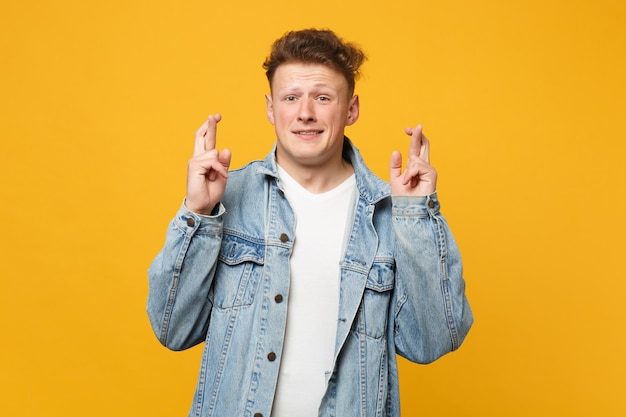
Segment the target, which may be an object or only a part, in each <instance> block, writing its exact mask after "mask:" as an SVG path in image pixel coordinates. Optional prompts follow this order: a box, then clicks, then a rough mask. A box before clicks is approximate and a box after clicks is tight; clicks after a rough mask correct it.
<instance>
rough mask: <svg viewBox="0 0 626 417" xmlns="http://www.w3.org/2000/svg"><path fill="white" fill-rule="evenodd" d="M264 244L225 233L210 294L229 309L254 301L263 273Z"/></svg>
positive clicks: (222, 307) (216, 302) (219, 304)
mask: <svg viewBox="0 0 626 417" xmlns="http://www.w3.org/2000/svg"><path fill="white" fill-rule="evenodd" d="M264 253H265V245H262V244H259V243H255V242H252V241H250V240H247V239H244V238H242V237H239V236H233V235H228V234H224V235H223V236H222V246H221V247H220V254H219V256H218V262H217V267H216V270H215V277H214V279H213V288H212V291H211V292H210V294H209V298H210V299H211V302H212V303H213V305H214V306H215V307H217V308H221V309H228V308H233V307H241V306H246V305H250V304H252V303H253V302H254V298H255V296H256V293H257V290H258V287H259V282H260V280H261V276H262V273H263V254H264Z"/></svg>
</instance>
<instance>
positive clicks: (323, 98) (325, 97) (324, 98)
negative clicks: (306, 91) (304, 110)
mask: <svg viewBox="0 0 626 417" xmlns="http://www.w3.org/2000/svg"><path fill="white" fill-rule="evenodd" d="M317 99H318V100H319V101H330V97H328V96H319V97H318V98H317Z"/></svg>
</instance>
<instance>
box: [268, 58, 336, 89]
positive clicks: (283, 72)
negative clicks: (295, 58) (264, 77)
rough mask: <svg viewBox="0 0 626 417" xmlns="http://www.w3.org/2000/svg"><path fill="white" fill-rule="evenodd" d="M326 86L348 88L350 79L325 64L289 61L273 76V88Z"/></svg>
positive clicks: (280, 66) (279, 67)
mask: <svg viewBox="0 0 626 417" xmlns="http://www.w3.org/2000/svg"><path fill="white" fill-rule="evenodd" d="M297 86H302V87H305V86H307V87H310V86H320V87H321V86H326V87H329V88H334V89H336V90H347V88H348V81H347V80H346V78H345V77H344V75H343V74H342V73H340V72H339V71H337V70H335V69H334V68H331V67H329V66H327V65H323V64H312V63H302V62H288V63H284V64H281V65H279V66H278V68H276V72H275V73H274V76H273V78H272V88H276V89H281V88H289V87H297Z"/></svg>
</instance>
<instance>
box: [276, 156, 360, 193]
mask: <svg viewBox="0 0 626 417" xmlns="http://www.w3.org/2000/svg"><path fill="white" fill-rule="evenodd" d="M278 164H279V165H280V167H281V168H282V169H284V170H285V171H286V172H287V173H288V174H289V175H290V176H291V177H292V178H293V179H295V180H296V181H297V182H298V183H299V184H300V185H301V186H302V187H304V188H305V189H307V190H308V191H310V192H311V193H314V194H321V193H325V192H326V191H330V190H332V189H333V188H335V187H337V186H338V185H340V184H341V183H343V182H344V181H345V180H347V179H348V178H349V177H350V175H352V174H353V173H354V168H353V167H352V165H350V163H349V162H347V161H345V160H344V159H343V158H341V159H340V160H339V161H338V162H337V163H335V164H333V165H331V166H324V167H319V166H311V167H308V166H301V165H291V164H288V163H284V161H278Z"/></svg>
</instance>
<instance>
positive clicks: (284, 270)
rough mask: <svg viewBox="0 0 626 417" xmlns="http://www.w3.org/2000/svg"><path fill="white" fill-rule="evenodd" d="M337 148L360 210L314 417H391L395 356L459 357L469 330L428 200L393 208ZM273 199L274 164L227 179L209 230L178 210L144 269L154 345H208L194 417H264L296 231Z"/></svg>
mask: <svg viewBox="0 0 626 417" xmlns="http://www.w3.org/2000/svg"><path fill="white" fill-rule="evenodd" d="M344 148H345V149H344V157H345V158H346V159H348V160H350V161H351V163H352V165H353V167H354V171H355V177H356V184H357V189H358V198H357V207H356V210H355V215H354V221H353V224H352V228H351V232H350V234H349V235H347V236H346V239H347V245H346V248H347V249H346V253H345V255H344V257H343V260H342V261H341V265H340V268H341V276H340V306H339V320H338V322H337V337H336V346H335V365H334V368H333V372H332V374H329V375H327V382H328V384H327V391H326V394H325V396H324V398H323V400H322V403H321V406H320V410H319V416H320V417H331V416H338V417H357V416H359V417H373V416H380V417H383V416H386V417H395V416H399V414H400V406H399V392H398V369H397V363H396V354H399V355H401V356H403V357H405V358H407V359H409V360H411V361H414V362H418V363H429V362H431V361H434V360H435V359H437V358H439V357H440V356H442V355H444V354H445V353H447V352H450V351H452V350H455V349H457V348H458V347H459V346H460V344H461V342H462V341H463V339H464V338H465V336H466V334H467V332H468V331H469V329H470V326H471V324H472V321H473V318H472V313H471V310H470V307H469V304H468V302H467V299H466V297H465V283H464V280H463V278H462V268H461V260H460V255H459V250H458V248H457V245H456V243H455V241H454V239H453V237H452V235H451V233H450V231H449V229H448V226H447V224H446V221H445V220H444V218H443V217H442V216H441V214H440V213H439V201H438V200H437V196H436V194H433V195H431V196H428V197H396V196H394V197H391V196H390V188H389V184H387V183H385V182H383V181H382V180H380V179H379V178H377V177H376V176H375V175H374V174H373V173H372V172H371V171H370V170H369V169H368V168H367V167H366V166H365V164H364V162H363V160H362V158H361V156H360V155H359V153H358V151H357V150H356V148H354V147H353V146H352V144H351V143H350V141H349V140H348V139H347V138H346V141H345V146H344ZM281 188H282V187H281V183H280V180H279V179H278V175H277V172H276V162H275V157H274V151H273V152H271V153H270V154H269V155H268V156H267V157H266V158H265V160H264V161H255V162H252V163H250V164H248V165H247V166H245V167H243V168H241V169H238V170H234V171H231V172H230V175H229V179H228V183H227V188H226V192H225V195H224V197H223V199H222V202H221V204H220V205H219V207H218V210H217V211H218V212H217V213H216V216H214V217H205V216H198V215H196V214H194V213H191V212H189V211H187V210H186V209H185V208H184V206H183V207H182V208H181V209H180V210H179V212H178V213H177V214H176V217H175V218H174V219H173V220H172V222H171V224H170V227H169V229H168V232H167V237H166V242H165V246H164V248H163V249H162V250H161V252H160V253H159V254H158V255H157V257H156V258H155V260H154V261H153V263H152V265H151V266H150V270H149V287H150V288H149V295H148V308H147V310H148V315H149V317H150V321H151V323H152V327H153V329H154V332H155V334H156V335H157V337H158V338H159V340H160V342H161V343H162V344H163V345H165V346H167V347H168V348H170V349H173V350H182V349H186V348H189V347H191V346H194V345H196V344H198V343H201V342H205V345H204V352H203V356H202V364H201V369H200V375H199V378H198V383H197V387H196V392H195V396H194V400H193V405H192V407H191V410H190V413H189V415H190V416H198V417H200V416H202V417H208V416H215V417H224V416H229V417H235V416H245V417H269V416H270V412H271V409H272V401H273V399H274V392H275V389H276V382H277V377H278V367H279V365H280V359H281V351H282V347H283V346H282V343H283V335H284V332H285V322H286V318H287V305H288V302H289V256H290V254H291V250H292V247H293V242H294V240H293V239H294V227H295V225H294V215H293V212H292V210H291V208H290V206H289V203H288V202H287V199H286V198H285V196H284V195H283V191H282V189H281Z"/></svg>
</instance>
